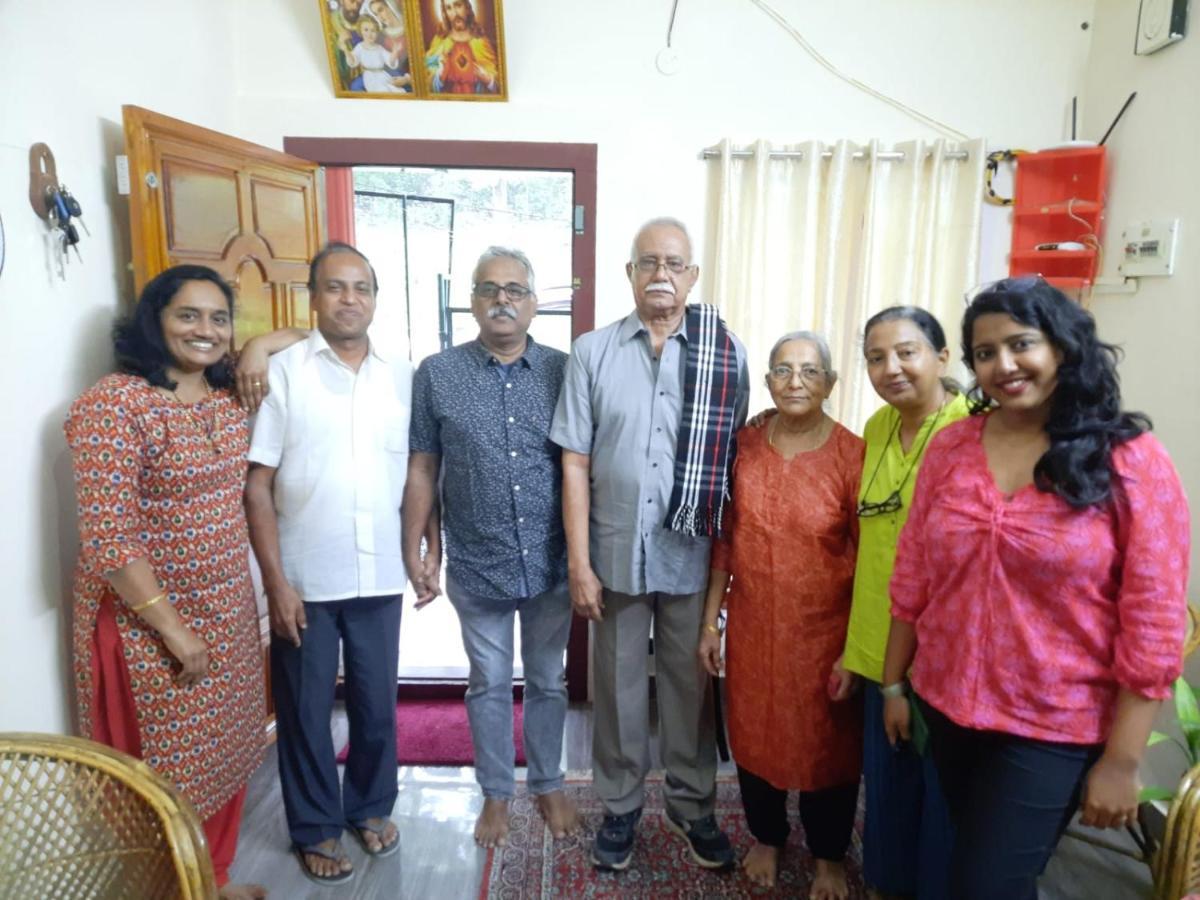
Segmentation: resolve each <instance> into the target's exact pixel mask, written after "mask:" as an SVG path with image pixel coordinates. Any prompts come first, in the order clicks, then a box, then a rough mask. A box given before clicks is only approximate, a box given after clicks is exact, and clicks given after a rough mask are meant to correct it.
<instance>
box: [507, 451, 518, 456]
mask: <svg viewBox="0 0 1200 900" xmlns="http://www.w3.org/2000/svg"><path fill="white" fill-rule="evenodd" d="M508 455H509V456H516V455H517V451H516V450H509V451H508Z"/></svg>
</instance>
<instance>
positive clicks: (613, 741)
mask: <svg viewBox="0 0 1200 900" xmlns="http://www.w3.org/2000/svg"><path fill="white" fill-rule="evenodd" d="M703 612H704V591H700V592H699V593H696V594H663V593H654V594H637V595H630V594H619V593H616V592H615V591H610V590H608V589H605V591H604V618H603V620H602V621H600V622H594V623H592V678H593V691H594V694H595V696H594V698H593V699H594V707H593V712H594V728H593V732H592V760H593V765H594V767H595V774H594V784H595V789H596V793H597V794H598V795H599V797H600V799H601V801H602V802H603V803H604V806H605V808H606V809H607V810H608V812H609V813H610V814H612V815H621V814H623V813H628V812H632V811H633V810H635V809H637V808H639V807H640V806H641V805H642V803H643V796H644V793H645V784H644V783H645V778H646V773H647V772H648V771H649V769H650V696H649V694H650V675H649V665H648V662H649V653H648V646H649V637H650V623H651V620H652V619H653V622H654V655H655V663H654V665H655V688H656V692H657V700H658V737H659V749H660V751H661V753H662V760H663V767H664V768H665V769H666V781H665V787H664V789H663V793H664V796H665V800H666V804H667V807H668V808H669V809H670V810H671V811H672V812H673V813H674V814H675V815H676V816H680V817H682V818H684V819H688V820H689V821H690V820H694V819H699V818H702V817H704V816H707V815H709V814H710V813H712V811H713V806H714V801H715V799H716V774H717V746H716V734H715V731H714V725H713V709H712V692H711V687H710V681H709V678H708V676H707V674H706V673H705V672H704V670H703V669H702V668H701V666H700V660H699V658H698V657H697V656H696V647H697V644H698V643H699V638H700V622H701V619H702V615H703Z"/></svg>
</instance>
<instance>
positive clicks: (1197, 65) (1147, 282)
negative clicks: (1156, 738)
mask: <svg viewBox="0 0 1200 900" xmlns="http://www.w3.org/2000/svg"><path fill="white" fill-rule="evenodd" d="M1192 17H1193V26H1195V24H1196V21H1195V20H1196V19H1197V17H1200V10H1196V9H1195V8H1193V10H1192ZM1136 26H1137V5H1136V4H1133V3H1128V2H1124V0H1098V2H1097V4H1096V24H1095V31H1094V35H1093V38H1092V40H1093V42H1094V43H1093V46H1092V53H1091V56H1090V58H1089V60H1088V65H1087V74H1086V79H1085V82H1084V92H1085V94H1086V97H1087V116H1086V119H1085V121H1084V130H1083V135H1082V136H1083V137H1086V138H1088V139H1090V140H1099V139H1100V138H1101V136H1103V134H1104V131H1105V130H1106V129H1107V128H1108V126H1109V123H1110V122H1111V121H1112V118H1113V117H1114V116H1115V115H1116V114H1117V111H1118V110H1119V109H1120V108H1121V104H1123V103H1124V102H1125V99H1126V97H1128V96H1129V93H1130V92H1131V91H1137V92H1138V95H1137V99H1136V100H1134V101H1133V104H1132V105H1131V106H1130V107H1129V110H1128V111H1127V112H1126V113H1125V116H1124V117H1123V118H1122V119H1121V121H1120V123H1119V124H1118V125H1117V127H1116V129H1114V131H1113V133H1112V136H1111V137H1110V138H1109V139H1108V141H1107V143H1106V145H1105V146H1107V147H1108V150H1109V157H1108V158H1109V166H1110V168H1109V184H1108V203H1107V213H1106V216H1105V220H1106V226H1105V235H1104V272H1103V274H1104V275H1105V276H1106V277H1109V278H1117V277H1119V275H1120V273H1119V272H1118V271H1117V265H1118V264H1119V263H1120V261H1121V253H1122V241H1121V231H1122V229H1123V228H1124V227H1125V225H1126V224H1128V223H1129V222H1132V221H1137V220H1142V219H1163V218H1179V219H1180V220H1181V225H1182V232H1181V240H1180V244H1179V252H1178V253H1177V255H1176V267H1175V274H1174V275H1173V276H1171V277H1169V278H1141V279H1139V284H1138V291H1137V293H1136V294H1134V295H1132V296H1129V295H1124V294H1099V295H1097V296H1096V297H1095V298H1094V299H1093V302H1092V311H1093V312H1094V313H1095V315H1096V321H1097V324H1098V327H1099V329H1100V333H1101V335H1103V336H1104V337H1106V338H1107V339H1108V340H1111V341H1115V342H1117V343H1120V344H1121V345H1123V346H1124V348H1125V351H1126V354H1127V355H1126V358H1125V361H1124V362H1123V363H1122V365H1121V383H1122V388H1123V391H1124V396H1125V401H1126V404H1127V405H1128V406H1129V407H1131V408H1135V409H1141V410H1144V411H1145V412H1147V413H1149V415H1150V417H1151V418H1152V419H1154V430H1155V432H1156V433H1157V434H1158V436H1159V438H1160V439H1161V440H1162V441H1163V443H1164V444H1165V445H1166V446H1167V449H1168V450H1169V451H1170V453H1171V458H1172V459H1173V460H1174V461H1175V465H1176V467H1177V468H1178V469H1179V471H1180V474H1181V475H1182V476H1183V481H1184V486H1185V488H1186V489H1187V492H1188V495H1189V496H1190V497H1191V500H1192V535H1193V542H1192V573H1193V577H1192V584H1193V585H1196V584H1197V578H1196V575H1197V574H1200V387H1198V386H1197V381H1196V378H1195V375H1194V371H1193V370H1194V366H1193V365H1192V360H1193V358H1194V357H1195V353H1196V341H1197V339H1200V266H1198V265H1197V261H1198V260H1200V255H1198V254H1197V251H1196V247H1197V246H1200V175H1198V174H1197V170H1196V153H1197V149H1198V148H1200V116H1198V115H1197V105H1196V96H1195V86H1196V85H1200V28H1196V27H1193V28H1192V29H1191V30H1192V32H1193V33H1192V35H1191V36H1190V37H1188V38H1186V39H1185V40H1184V41H1182V42H1181V43H1178V44H1175V45H1173V46H1170V47H1167V48H1166V49H1164V50H1160V51H1159V52H1158V53H1154V54H1152V55H1150V56H1135V55H1134V53H1133V39H1134V33H1135V29H1136ZM1192 596H1193V598H1196V597H1197V592H1196V588H1195V587H1193V593H1192ZM1197 674H1198V675H1200V672H1198V673H1197Z"/></svg>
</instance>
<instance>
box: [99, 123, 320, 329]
mask: <svg viewBox="0 0 1200 900" xmlns="http://www.w3.org/2000/svg"><path fill="white" fill-rule="evenodd" d="M122 112H123V114H124V119H125V147H126V153H127V154H128V157H129V179H130V211H129V219H130V230H131V232H132V240H133V271H134V281H135V283H136V287H137V290H138V291H139V292H140V291H141V289H142V287H143V286H144V285H145V284H146V282H147V281H149V280H150V279H151V278H153V277H154V276H155V275H157V274H158V273H159V272H161V271H162V270H163V269H166V268H168V267H170V266H173V265H178V264H180V263H195V264H199V265H205V266H209V267H211V268H213V269H215V270H217V271H218V272H220V273H221V275H223V276H224V277H225V278H226V280H228V281H229V283H230V284H231V285H233V288H234V293H235V294H236V296H237V309H236V315H235V318H234V342H235V345H237V344H240V343H241V342H243V341H245V340H246V339H248V338H251V337H254V336H255V335H257V334H261V333H263V332H265V331H270V330H272V329H274V328H282V327H283V326H285V325H299V326H301V327H304V328H307V327H310V324H311V322H310V315H309V306H308V286H307V283H308V261H309V260H310V259H311V258H312V257H313V255H314V254H315V253H316V252H317V250H318V249H320V247H321V245H322V243H323V242H324V231H325V227H324V216H323V215H322V214H321V191H320V190H319V183H320V174H319V167H318V166H317V164H316V163H311V162H308V161H307V160H303V159H299V158H297V157H295V156H289V155H288V154H286V153H281V152H280V151H278V150H272V149H270V148H269V147H260V146H259V145H257V144H251V143H249V142H247V141H243V140H239V139H238V138H234V137H230V136H229V135H226V134H221V133H220V132H217V131H210V130H209V129H207V128H201V127H200V126H198V125H192V124H190V123H188V122H181V121H180V120H179V119H172V118H170V117H168V116H163V115H159V114H158V113H155V112H151V111H150V110H148V109H142V108H140V107H137V106H125V107H122Z"/></svg>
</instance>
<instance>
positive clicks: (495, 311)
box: [487, 306, 517, 321]
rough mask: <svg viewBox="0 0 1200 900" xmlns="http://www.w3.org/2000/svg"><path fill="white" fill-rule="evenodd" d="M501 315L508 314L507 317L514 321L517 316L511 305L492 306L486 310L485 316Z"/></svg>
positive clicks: (492, 317)
mask: <svg viewBox="0 0 1200 900" xmlns="http://www.w3.org/2000/svg"><path fill="white" fill-rule="evenodd" d="M501 316H508V318H510V319H513V320H514V321H515V320H516V318H517V311H516V310H515V309H513V308H512V307H511V306H493V307H492V308H491V309H489V310H488V311H487V317H488V318H489V319H499V318H500V317H501Z"/></svg>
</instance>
